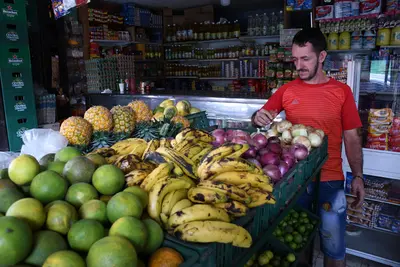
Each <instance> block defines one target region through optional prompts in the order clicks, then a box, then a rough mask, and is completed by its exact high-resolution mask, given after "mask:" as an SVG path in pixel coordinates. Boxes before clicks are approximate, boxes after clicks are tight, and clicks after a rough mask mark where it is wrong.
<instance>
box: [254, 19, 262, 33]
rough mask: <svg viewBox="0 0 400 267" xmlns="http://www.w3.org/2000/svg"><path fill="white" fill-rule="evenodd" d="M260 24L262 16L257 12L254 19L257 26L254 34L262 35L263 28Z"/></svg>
mask: <svg viewBox="0 0 400 267" xmlns="http://www.w3.org/2000/svg"><path fill="white" fill-rule="evenodd" d="M260 26H261V19H260V17H259V16H258V14H256V17H255V19H254V28H255V33H254V35H256V36H260V35H261V28H260Z"/></svg>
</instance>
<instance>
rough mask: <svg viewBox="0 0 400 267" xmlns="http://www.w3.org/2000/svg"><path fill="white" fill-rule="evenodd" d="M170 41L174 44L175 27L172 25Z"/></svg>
mask: <svg viewBox="0 0 400 267" xmlns="http://www.w3.org/2000/svg"><path fill="white" fill-rule="evenodd" d="M171 40H172V42H176V25H175V24H173V25H172V31H171Z"/></svg>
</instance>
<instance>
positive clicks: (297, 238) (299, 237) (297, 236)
mask: <svg viewBox="0 0 400 267" xmlns="http://www.w3.org/2000/svg"><path fill="white" fill-rule="evenodd" d="M293 241H294V242H295V243H296V244H300V243H301V242H303V238H302V237H301V235H299V234H297V235H295V236H294V237H293Z"/></svg>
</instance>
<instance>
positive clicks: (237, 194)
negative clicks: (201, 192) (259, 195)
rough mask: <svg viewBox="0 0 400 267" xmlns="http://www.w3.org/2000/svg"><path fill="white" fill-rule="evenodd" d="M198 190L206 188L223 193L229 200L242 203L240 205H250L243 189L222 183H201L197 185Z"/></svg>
mask: <svg viewBox="0 0 400 267" xmlns="http://www.w3.org/2000/svg"><path fill="white" fill-rule="evenodd" d="M197 187H198V188H206V189H210V190H214V191H216V192H220V193H222V194H223V193H225V194H226V195H227V196H228V197H229V198H230V199H233V200H236V201H239V202H242V203H246V204H248V203H250V201H251V198H250V196H249V195H248V194H247V193H246V191H244V190H243V189H239V188H237V187H236V186H234V185H231V184H225V183H222V182H216V181H201V182H200V183H199V184H198V185H197Z"/></svg>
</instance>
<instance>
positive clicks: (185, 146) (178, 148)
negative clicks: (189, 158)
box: [174, 139, 198, 151]
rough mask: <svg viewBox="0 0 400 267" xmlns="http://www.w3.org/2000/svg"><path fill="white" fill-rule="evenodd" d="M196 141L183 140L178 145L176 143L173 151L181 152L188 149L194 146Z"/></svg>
mask: <svg viewBox="0 0 400 267" xmlns="http://www.w3.org/2000/svg"><path fill="white" fill-rule="evenodd" d="M197 142H198V140H196V139H191V140H183V141H182V142H180V143H177V144H176V146H175V147H174V150H175V151H182V150H184V149H188V148H190V147H192V146H195V145H196V143H197Z"/></svg>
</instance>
